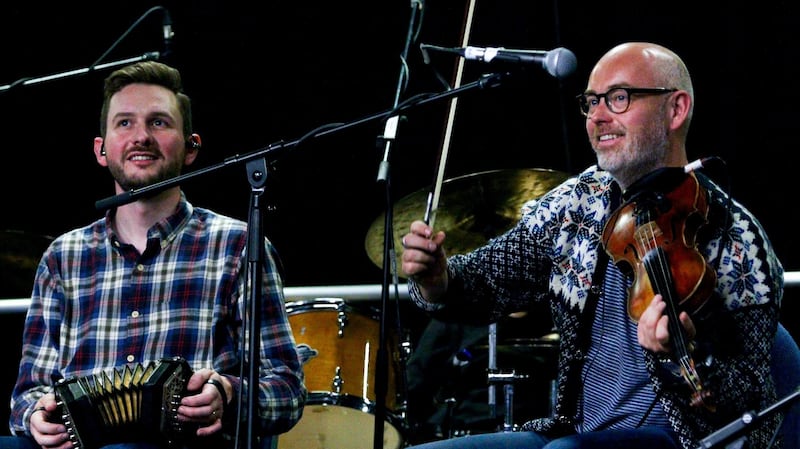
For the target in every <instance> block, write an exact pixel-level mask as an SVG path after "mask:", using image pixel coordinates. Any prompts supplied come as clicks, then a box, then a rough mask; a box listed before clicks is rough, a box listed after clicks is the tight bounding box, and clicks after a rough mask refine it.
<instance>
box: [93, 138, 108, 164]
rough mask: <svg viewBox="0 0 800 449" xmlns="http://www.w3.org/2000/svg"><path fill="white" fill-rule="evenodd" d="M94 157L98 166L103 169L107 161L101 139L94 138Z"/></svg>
mask: <svg viewBox="0 0 800 449" xmlns="http://www.w3.org/2000/svg"><path fill="white" fill-rule="evenodd" d="M94 157H95V159H97V163H98V164H100V165H102V166H103V167H106V166H108V161H106V147H105V144H104V142H103V138H102V137H95V138H94Z"/></svg>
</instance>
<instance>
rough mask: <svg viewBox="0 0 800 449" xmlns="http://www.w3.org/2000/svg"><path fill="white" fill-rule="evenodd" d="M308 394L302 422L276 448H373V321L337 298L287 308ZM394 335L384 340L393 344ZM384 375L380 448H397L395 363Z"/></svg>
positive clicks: (375, 326)
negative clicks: (385, 389)
mask: <svg viewBox="0 0 800 449" xmlns="http://www.w3.org/2000/svg"><path fill="white" fill-rule="evenodd" d="M286 310H287V312H288V314H289V323H290V324H291V326H292V333H293V334H294V338H295V342H296V343H297V347H298V352H299V353H300V357H301V359H302V361H303V370H304V372H305V383H306V387H307V388H308V391H309V396H308V401H307V402H306V406H305V409H304V411H303V417H302V418H301V419H300V421H299V422H298V423H297V424H296V425H295V426H294V427H293V428H292V429H291V430H290V431H289V432H287V433H284V434H281V435H280V436H279V437H278V449H294V448H303V449H323V448H324V449H356V448H368V447H369V448H371V447H372V446H373V438H374V431H373V429H374V426H375V417H374V412H375V382H376V381H377V380H376V377H375V369H376V365H377V355H378V346H379V344H380V340H379V339H380V333H379V332H380V323H379V320H378V319H377V317H375V316H372V315H369V314H367V313H365V311H363V310H359V309H356V308H354V307H351V306H349V305H347V304H345V302H344V300H342V299H339V298H318V299H314V300H310V301H298V302H288V303H286ZM393 340H394V339H393V337H392V336H386V341H387V342H390V343H389V344H392V342H393ZM388 365H389V366H388V370H387V373H388V374H387V378H388V379H387V394H386V410H387V413H386V416H387V422H386V423H385V424H384V436H383V438H384V446H383V447H384V448H386V449H399V448H400V446H401V443H402V438H401V434H400V431H399V430H398V427H397V426H395V423H397V421H398V420H397V418H396V417H395V416H394V415H393V414H392V413H391V410H394V409H395V406H396V402H397V398H396V392H395V389H396V384H395V382H396V376H395V363H394V358H393V357H390V360H389V363H388Z"/></svg>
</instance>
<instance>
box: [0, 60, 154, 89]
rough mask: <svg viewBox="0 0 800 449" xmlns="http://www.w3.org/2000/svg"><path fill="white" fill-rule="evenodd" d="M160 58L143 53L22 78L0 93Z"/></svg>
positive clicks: (2, 87)
mask: <svg viewBox="0 0 800 449" xmlns="http://www.w3.org/2000/svg"><path fill="white" fill-rule="evenodd" d="M160 57H161V54H160V53H159V52H157V51H151V52H147V53H144V54H142V55H141V56H134V57H132V58H128V59H122V60H119V61H115V62H107V63H104V64H97V65H93V66H89V67H84V68H81V69H75V70H70V71H67V72H61V73H56V74H53V75H47V76H42V77H39V78H22V79H20V80H18V81H15V82H13V83H11V84H6V85H5V86H0V93H2V92H5V91H8V90H11V89H13V88H15V87H18V86H29V85H31V84H38V83H42V82H45V81H51V80H57V79H62V78H68V77H71V76H74V75H83V74H86V73H90V72H94V71H96V70H104V69H110V68H113V67H117V66H121V65H128V64H132V63H134V62H139V61H154V60H157V59H159V58H160Z"/></svg>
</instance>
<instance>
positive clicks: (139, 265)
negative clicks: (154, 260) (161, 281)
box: [136, 264, 144, 271]
mask: <svg viewBox="0 0 800 449" xmlns="http://www.w3.org/2000/svg"><path fill="white" fill-rule="evenodd" d="M136 269H137V270H138V271H144V265H142V264H138V265H136Z"/></svg>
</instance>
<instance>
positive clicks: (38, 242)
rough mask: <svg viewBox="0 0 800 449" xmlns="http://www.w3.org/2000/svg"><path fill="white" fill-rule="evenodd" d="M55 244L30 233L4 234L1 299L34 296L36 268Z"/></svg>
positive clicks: (0, 257)
mask: <svg viewBox="0 0 800 449" xmlns="http://www.w3.org/2000/svg"><path fill="white" fill-rule="evenodd" d="M51 240H52V238H51V237H45V236H40V235H37V234H32V233H29V232H23V231H16V230H4V231H0V297H23V296H28V295H30V293H31V289H32V287H33V278H34V275H35V274H36V267H37V266H38V265H39V260H40V259H41V257H42V253H44V251H45V249H47V246H48V245H49V244H50V241H51Z"/></svg>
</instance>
